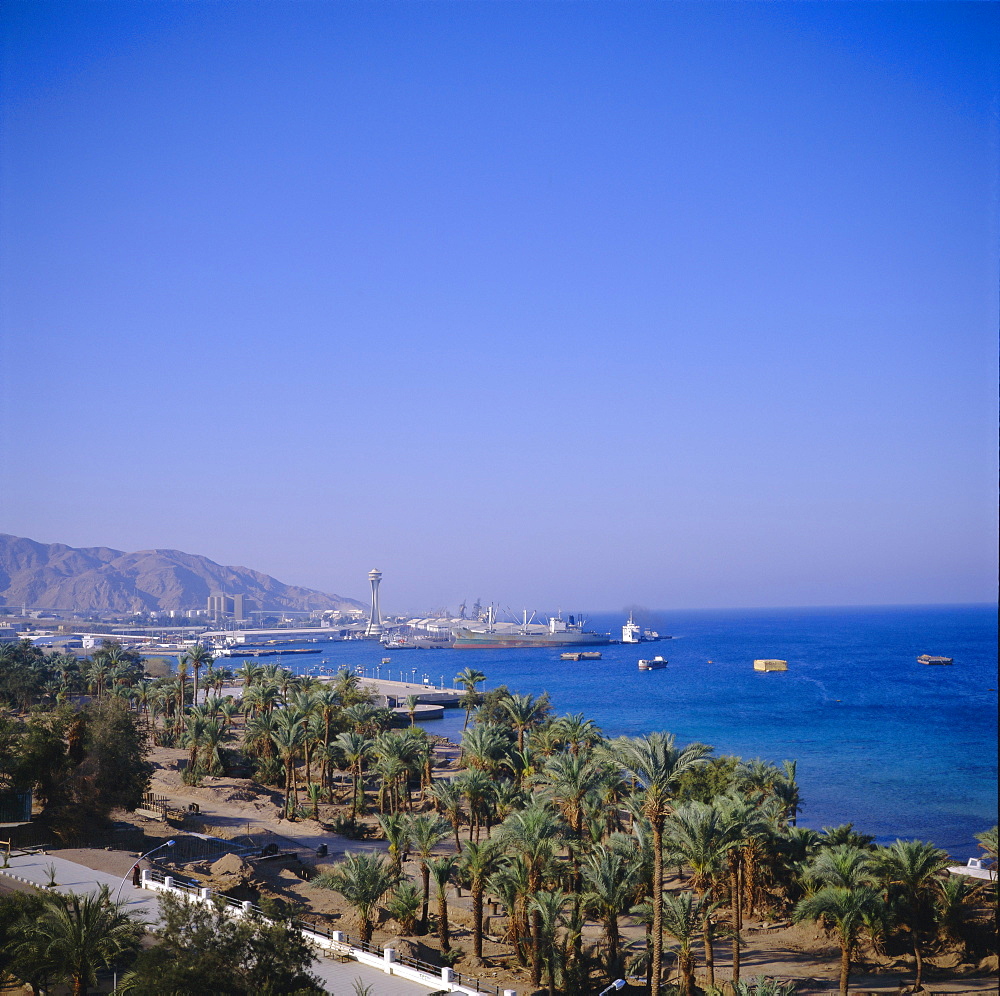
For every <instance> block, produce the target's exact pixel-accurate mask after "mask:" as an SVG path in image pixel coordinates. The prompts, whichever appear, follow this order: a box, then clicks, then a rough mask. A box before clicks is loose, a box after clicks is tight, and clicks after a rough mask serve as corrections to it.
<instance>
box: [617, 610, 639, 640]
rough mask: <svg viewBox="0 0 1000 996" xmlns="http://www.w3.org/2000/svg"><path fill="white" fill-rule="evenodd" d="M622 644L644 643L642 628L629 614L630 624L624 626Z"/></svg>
mask: <svg viewBox="0 0 1000 996" xmlns="http://www.w3.org/2000/svg"><path fill="white" fill-rule="evenodd" d="M622 643H642V627H641V626H640V625H639V624H638V623H637V622H636V621H635V620H634V619H633V618H632V613H631V612H630V613H629V614H628V622H627V623H625V625H624V626H622Z"/></svg>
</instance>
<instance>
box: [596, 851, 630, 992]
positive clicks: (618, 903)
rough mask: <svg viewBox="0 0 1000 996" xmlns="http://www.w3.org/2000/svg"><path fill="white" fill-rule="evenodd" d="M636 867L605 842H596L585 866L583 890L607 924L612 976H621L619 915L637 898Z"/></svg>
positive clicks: (601, 920)
mask: <svg viewBox="0 0 1000 996" xmlns="http://www.w3.org/2000/svg"><path fill="white" fill-rule="evenodd" d="M636 871H637V866H636V865H635V864H634V863H630V862H628V861H626V859H625V857H624V856H623V855H622V854H620V853H619V852H617V851H614V850H611V849H610V848H608V847H605V846H604V845H603V844H598V845H597V847H596V849H595V850H594V852H593V853H592V854H590V855H588V856H587V860H586V861H585V863H584V866H583V877H584V881H585V888H586V890H587V891H586V892H585V893H584V894H583V904H584V907H585V908H586V909H587V911H588V912H589V913H590V914H592V915H593V916H595V917H596V918H597V919H598V920H600V922H601V923H602V924H603V925H604V942H605V944H606V945H607V948H608V967H607V971H608V975H609V976H610V977H612V978H616V977H617V976H618V973H619V969H620V968H621V954H620V951H619V945H620V943H621V933H620V931H619V929H618V918H619V917H621V916H623V915H624V914H625V913H626V912H627V910H628V909H629V907H630V906H631V905H632V903H633V902H634V901H635V891H636V880H637V875H636Z"/></svg>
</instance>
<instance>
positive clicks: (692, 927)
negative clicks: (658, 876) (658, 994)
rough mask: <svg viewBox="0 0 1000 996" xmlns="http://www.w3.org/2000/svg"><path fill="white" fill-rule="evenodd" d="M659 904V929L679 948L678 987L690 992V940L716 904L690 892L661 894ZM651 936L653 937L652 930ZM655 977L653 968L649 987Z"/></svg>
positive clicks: (692, 964) (686, 995) (701, 926)
mask: <svg viewBox="0 0 1000 996" xmlns="http://www.w3.org/2000/svg"><path fill="white" fill-rule="evenodd" d="M661 905H662V923H663V929H664V930H665V931H666V932H667V933H668V934H669V935H670V936H671V937H672V938H674V940H675V941H677V944H678V948H679V950H678V952H677V967H678V969H679V970H680V973H681V989H682V991H683V992H684V994H685V996H694V951H693V947H694V940H695V938H696V937H697V936H698V934H699V932H702V931H703V930H704V924H705V921H706V920H707V919H708V918H709V916H711V914H712V912H713V910H714V909H715V907H716V904H715V903H712V904H708V905H706V904H705V902H704V900H702V899H700V898H698V897H697V896H695V894H694V893H693V892H674V893H667V894H665V895H664V896H663V897H662V903H661ZM654 908H655V904H654ZM653 939H654V940H655V939H656V933H655V931H654V933H653ZM657 981H658V980H657V976H656V972H655V969H654V971H653V975H652V979H651V983H652V985H651V987H650V988H651V989H652V987H653V986H656V984H657Z"/></svg>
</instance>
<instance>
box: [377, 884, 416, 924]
mask: <svg viewBox="0 0 1000 996" xmlns="http://www.w3.org/2000/svg"><path fill="white" fill-rule="evenodd" d="M420 903H421V896H420V890H419V889H418V888H417V887H416V886H415V885H414V884H413V883H412V882H405V881H404V882H400V883H399V885H397V886H396V888H395V890H394V891H393V893H392V898H391V899H390V900H389V902H388V903H387V904H386V907H385V908H386V912H387V913H388V914H389V916H391V917H392V918H393V920H395V921H396V923H398V924H399V931H400V933H401V934H404V935H409V934H412V933H413V929H414V927H416V925H417V919H418V917H419V916H420Z"/></svg>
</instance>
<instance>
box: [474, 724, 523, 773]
mask: <svg viewBox="0 0 1000 996" xmlns="http://www.w3.org/2000/svg"><path fill="white" fill-rule="evenodd" d="M510 746H511V741H510V735H509V733H507V732H506V731H505V730H502V729H501V728H500V727H498V726H490V725H480V726H474V727H473V728H472V729H471V730H466V731H465V732H464V733H463V734H462V759H463V761H464V762H465V763H467V764H468V765H469V766H470V767H473V768H478V769H479V770H480V771H485V772H486V773H487V774H488V775H490V776H493V775H495V774H496V773H497V771H498V769H499V768H500V765H501V764H502V762H503V759H504V757H506V755H507V752H508V751H509V750H510Z"/></svg>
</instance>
